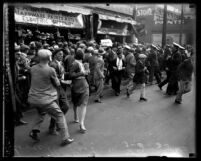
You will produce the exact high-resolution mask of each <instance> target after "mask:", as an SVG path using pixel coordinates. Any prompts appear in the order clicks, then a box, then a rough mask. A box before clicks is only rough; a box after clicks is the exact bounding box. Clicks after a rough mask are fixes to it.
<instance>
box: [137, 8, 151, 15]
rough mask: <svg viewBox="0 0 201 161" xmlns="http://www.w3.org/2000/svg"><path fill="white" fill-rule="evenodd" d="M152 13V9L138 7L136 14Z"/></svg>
mask: <svg viewBox="0 0 201 161" xmlns="http://www.w3.org/2000/svg"><path fill="white" fill-rule="evenodd" d="M151 15H152V9H151V8H146V9H138V10H137V15H136V16H151Z"/></svg>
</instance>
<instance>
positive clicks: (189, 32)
mask: <svg viewBox="0 0 201 161" xmlns="http://www.w3.org/2000/svg"><path fill="white" fill-rule="evenodd" d="M178 6H180V8H179V7H178V8H176V7H172V6H170V5H167V26H166V37H167V38H168V39H173V41H175V42H177V43H179V41H180V33H181V32H182V39H181V44H182V45H183V44H191V45H192V44H194V43H195V37H194V35H195V13H191V17H190V18H189V17H186V8H188V7H189V5H186V4H184V10H183V11H184V12H183V13H184V14H183V21H181V5H178ZM163 13H164V5H143V6H138V7H137V12H136V21H137V22H138V23H140V24H141V25H142V27H144V31H145V32H144V34H142V35H140V36H139V41H142V42H146V43H155V44H159V45H161V43H162V32H163ZM181 22H182V24H181Z"/></svg>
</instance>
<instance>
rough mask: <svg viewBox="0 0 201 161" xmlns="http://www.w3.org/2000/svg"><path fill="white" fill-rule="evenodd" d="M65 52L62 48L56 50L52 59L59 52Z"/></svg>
mask: <svg viewBox="0 0 201 161" xmlns="http://www.w3.org/2000/svg"><path fill="white" fill-rule="evenodd" d="M60 51H63V49H62V48H58V49H55V50H54V51H53V53H52V57H54V56H55V55H56V54H57V53H58V52H60Z"/></svg>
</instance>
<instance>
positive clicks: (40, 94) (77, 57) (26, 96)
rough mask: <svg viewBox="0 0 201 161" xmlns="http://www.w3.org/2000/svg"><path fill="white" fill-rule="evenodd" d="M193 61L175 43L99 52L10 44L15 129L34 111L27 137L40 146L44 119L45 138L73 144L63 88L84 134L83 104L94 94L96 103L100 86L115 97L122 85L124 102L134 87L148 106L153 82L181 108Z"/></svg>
mask: <svg viewBox="0 0 201 161" xmlns="http://www.w3.org/2000/svg"><path fill="white" fill-rule="evenodd" d="M194 55H195V54H194V52H193V48H192V47H191V46H190V45H187V46H185V47H182V46H181V45H179V44H177V43H173V44H172V45H166V46H165V47H164V48H161V47H160V46H156V45H154V44H150V45H143V44H120V43H117V42H115V43H114V44H113V46H111V47H104V46H101V45H99V44H98V43H96V42H94V41H78V42H77V43H72V42H67V41H59V42H57V41H52V42H50V43H49V44H48V43H47V42H46V41H43V42H40V41H31V42H30V43H29V44H23V43H22V44H17V43H15V59H16V61H15V70H16V71H15V73H16V78H15V80H16V81H15V88H16V103H17V111H16V117H15V121H16V125H21V124H26V123H27V122H25V121H23V120H22V118H23V111H24V110H26V109H27V107H35V108H36V109H37V117H36V119H35V120H34V121H33V127H32V129H31V132H30V134H29V136H30V137H31V138H32V139H34V140H36V141H38V140H39V137H38V133H40V125H41V123H42V122H43V120H44V117H45V115H46V113H48V114H49V115H50V116H51V120H50V124H49V133H50V134H55V135H57V133H58V132H59V133H60V134H61V136H62V145H66V144H69V143H71V142H73V139H72V138H71V137H70V134H69V132H68V126H67V123H66V119H65V114H66V113H67V112H68V109H69V108H70V102H69V100H68V99H67V94H66V90H68V89H69V88H67V87H70V89H71V101H72V104H73V111H74V122H75V123H78V125H79V129H80V132H81V133H85V132H86V127H85V115H86V110H87V104H88V99H89V97H90V95H91V94H92V93H94V95H95V100H94V102H97V103H101V102H102V100H103V98H102V97H103V89H104V85H107V84H108V85H110V81H111V87H112V89H113V90H114V95H116V96H119V95H120V93H121V90H120V87H121V82H122V80H123V81H125V82H126V93H125V96H126V97H128V98H129V97H130V95H131V94H132V93H133V91H134V90H135V89H136V87H137V86H139V87H140V91H141V93H140V98H139V100H140V101H147V100H148V99H147V98H146V95H145V87H146V85H153V84H155V83H154V77H155V79H156V83H157V86H158V87H159V89H161V90H162V88H163V86H164V85H166V84H167V89H166V94H167V95H176V98H175V103H177V104H180V103H181V102H182V95H183V94H184V93H187V92H189V91H190V90H191V80H192V73H193V64H194ZM163 73H165V78H164V74H163ZM79 110H80V115H79Z"/></svg>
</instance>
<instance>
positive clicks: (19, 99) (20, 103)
mask: <svg viewBox="0 0 201 161" xmlns="http://www.w3.org/2000/svg"><path fill="white" fill-rule="evenodd" d="M20 58H21V57H20V46H18V45H16V46H15V76H16V77H15V91H16V92H15V99H16V112H15V125H16V126H18V125H25V124H27V122H26V121H24V120H23V119H22V118H23V111H24V110H25V109H26V108H27V106H26V104H25V102H24V91H23V88H22V83H23V81H24V80H25V79H26V76H25V75H23V74H21V73H20V65H19V60H20ZM21 82H22V83H21Z"/></svg>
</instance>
